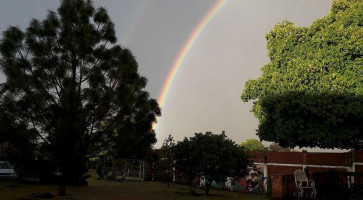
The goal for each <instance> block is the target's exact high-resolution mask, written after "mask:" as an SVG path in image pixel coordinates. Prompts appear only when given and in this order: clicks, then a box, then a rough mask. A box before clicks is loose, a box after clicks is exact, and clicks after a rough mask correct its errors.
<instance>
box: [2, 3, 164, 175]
mask: <svg viewBox="0 0 363 200" xmlns="http://www.w3.org/2000/svg"><path fill="white" fill-rule="evenodd" d="M116 42H117V38H116V36H115V28H114V24H113V23H112V21H111V20H110V17H109V16H108V14H107V11H106V10H105V9H104V8H98V9H95V8H94V7H93V3H92V1H90V0H63V1H62V2H61V5H60V7H59V9H58V12H53V11H50V12H49V13H48V16H47V18H46V19H44V20H42V21H40V20H37V19H33V20H32V21H31V23H30V25H29V27H28V28H27V29H26V31H22V30H20V29H19V28H18V27H10V28H8V29H7V30H6V31H5V32H3V35H2V38H1V41H0V53H1V60H0V66H1V70H2V72H3V73H4V74H5V76H6V82H5V83H3V84H1V87H0V90H1V91H0V102H1V106H2V109H3V110H4V113H6V115H7V116H8V118H9V119H11V120H12V122H11V123H16V124H21V125H22V126H25V128H27V129H31V130H35V132H36V136H37V138H38V141H39V144H40V145H41V148H42V150H43V151H44V152H46V154H47V158H48V159H51V160H53V161H54V162H56V164H57V166H58V170H59V171H60V172H61V174H62V176H63V177H64V178H65V179H66V180H74V179H78V178H80V177H82V175H83V173H84V172H85V170H86V161H87V160H88V158H90V157H94V156H97V155H98V154H99V153H100V152H105V151H108V152H110V153H114V154H115V155H118V156H126V155H129V156H135V157H139V156H142V154H143V152H146V150H147V149H149V148H150V147H151V145H152V144H153V143H155V142H156V139H155V133H154V131H153V130H152V123H153V122H155V121H156V117H157V116H159V115H160V109H159V107H158V104H157V102H156V100H154V99H151V98H150V97H149V94H148V92H146V91H145V90H144V88H145V86H146V84H147V79H146V78H145V77H142V76H140V75H139V73H138V64H137V62H136V60H135V58H134V56H133V55H132V53H131V52H130V51H129V50H128V49H126V48H123V47H121V46H120V45H118V44H116Z"/></svg>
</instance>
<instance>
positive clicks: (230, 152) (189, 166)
mask: <svg viewBox="0 0 363 200" xmlns="http://www.w3.org/2000/svg"><path fill="white" fill-rule="evenodd" d="M173 149H174V156H175V168H176V170H177V171H178V173H181V174H182V175H183V176H185V177H186V178H187V179H188V180H189V181H191V180H192V179H193V178H195V177H196V176H198V175H202V176H204V177H205V178H206V189H205V194H206V195H208V194H209V189H210V186H211V183H212V181H213V180H215V181H225V180H226V178H227V177H235V176H239V177H241V176H243V175H245V173H246V167H247V164H248V157H247V155H246V153H245V151H244V148H243V147H241V146H238V145H237V144H235V143H234V142H233V141H232V140H230V139H228V138H227V136H226V135H225V134H224V132H223V133H222V134H212V133H211V132H207V133H205V134H203V133H195V135H194V137H190V138H189V139H188V138H184V140H183V141H181V142H178V143H177V144H176V145H175V146H174V148H173Z"/></svg>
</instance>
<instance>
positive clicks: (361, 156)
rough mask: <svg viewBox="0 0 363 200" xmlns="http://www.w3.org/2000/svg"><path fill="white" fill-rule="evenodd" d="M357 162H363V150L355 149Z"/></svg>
mask: <svg viewBox="0 0 363 200" xmlns="http://www.w3.org/2000/svg"><path fill="white" fill-rule="evenodd" d="M354 157H355V162H361V163H363V151H354Z"/></svg>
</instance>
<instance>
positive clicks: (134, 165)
mask: <svg viewBox="0 0 363 200" xmlns="http://www.w3.org/2000/svg"><path fill="white" fill-rule="evenodd" d="M104 170H106V172H104V174H106V175H105V177H104V178H106V179H107V180H112V181H127V182H129V181H130V182H131V181H134V182H135V181H136V182H143V181H144V180H145V161H144V160H137V159H128V160H124V161H123V163H122V165H121V167H112V168H106V169H104Z"/></svg>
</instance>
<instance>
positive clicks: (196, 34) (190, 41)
mask: <svg viewBox="0 0 363 200" xmlns="http://www.w3.org/2000/svg"><path fill="white" fill-rule="evenodd" d="M227 1H228V0H219V1H217V2H216V3H215V4H214V5H213V6H212V8H211V9H210V10H209V11H208V13H207V14H206V15H205V16H204V17H203V19H202V21H200V22H199V24H198V25H197V27H196V28H195V29H194V31H193V32H192V34H191V35H190V36H189V38H188V40H187V42H186V43H185V45H184V46H183V48H182V49H181V51H180V52H179V54H178V57H177V58H176V60H175V61H174V63H173V66H172V68H171V70H170V72H169V75H168V77H167V79H166V81H165V83H164V86H163V89H162V90H161V93H160V96H159V98H158V102H159V105H160V107H163V105H164V102H165V99H166V97H167V96H168V92H169V90H170V88H171V85H172V83H173V80H174V78H175V75H176V73H177V72H178V70H179V68H180V67H181V65H182V63H183V61H184V59H185V57H186V56H187V55H188V53H189V51H190V49H191V48H192V46H193V44H194V43H195V41H196V40H197V39H198V37H199V36H200V34H201V33H202V32H203V30H204V28H205V27H206V26H207V25H208V23H209V22H210V21H211V20H212V19H213V17H214V16H215V15H216V14H217V13H218V11H219V10H220V9H221V8H222V7H223V6H224V4H225V3H227ZM156 128H157V124H156V123H154V124H153V129H154V130H156Z"/></svg>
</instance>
